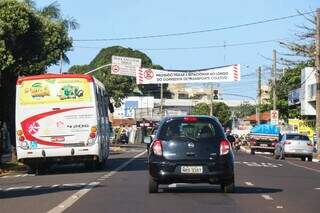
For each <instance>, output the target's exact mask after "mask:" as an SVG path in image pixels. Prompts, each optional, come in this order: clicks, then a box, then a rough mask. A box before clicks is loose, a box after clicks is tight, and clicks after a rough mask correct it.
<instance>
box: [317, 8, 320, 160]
mask: <svg viewBox="0 0 320 213" xmlns="http://www.w3.org/2000/svg"><path fill="white" fill-rule="evenodd" d="M316 13H317V14H316V23H317V25H316V85H317V92H316V136H317V148H318V149H317V150H318V159H320V143H319V138H320V8H318V9H317V12H316Z"/></svg>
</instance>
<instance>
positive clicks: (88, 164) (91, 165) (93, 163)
mask: <svg viewBox="0 0 320 213" xmlns="http://www.w3.org/2000/svg"><path fill="white" fill-rule="evenodd" d="M84 165H85V167H86V169H88V170H90V171H94V170H96V169H97V163H96V161H87V162H85V163H84Z"/></svg>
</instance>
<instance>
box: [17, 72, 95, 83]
mask: <svg viewBox="0 0 320 213" xmlns="http://www.w3.org/2000/svg"><path fill="white" fill-rule="evenodd" d="M50 78H85V79H87V81H88V82H93V81H94V78H93V76H91V75H85V74H42V75H32V76H24V77H19V78H18V80H17V85H20V84H21V82H23V81H29V80H37V79H50Z"/></svg>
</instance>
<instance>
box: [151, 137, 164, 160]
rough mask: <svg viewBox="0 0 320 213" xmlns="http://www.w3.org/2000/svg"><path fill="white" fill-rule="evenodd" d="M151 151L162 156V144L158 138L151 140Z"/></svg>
mask: <svg viewBox="0 0 320 213" xmlns="http://www.w3.org/2000/svg"><path fill="white" fill-rule="evenodd" d="M152 151H153V153H154V154H155V155H158V156H162V145H161V141H160V140H155V141H154V142H153V144H152Z"/></svg>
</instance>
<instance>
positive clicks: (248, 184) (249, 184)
mask: <svg viewBox="0 0 320 213" xmlns="http://www.w3.org/2000/svg"><path fill="white" fill-rule="evenodd" d="M244 183H245V184H246V185H247V186H254V184H253V183H251V182H244Z"/></svg>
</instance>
